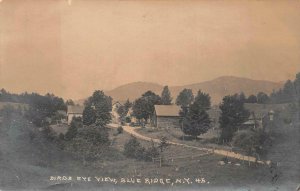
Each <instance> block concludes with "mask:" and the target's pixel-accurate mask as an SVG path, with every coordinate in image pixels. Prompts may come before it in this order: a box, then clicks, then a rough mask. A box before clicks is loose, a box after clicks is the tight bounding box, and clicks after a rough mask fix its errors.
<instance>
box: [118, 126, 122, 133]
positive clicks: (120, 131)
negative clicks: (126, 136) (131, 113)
mask: <svg viewBox="0 0 300 191" xmlns="http://www.w3.org/2000/svg"><path fill="white" fill-rule="evenodd" d="M117 131H118V134H121V133H123V127H122V126H119V127H118V128H117Z"/></svg>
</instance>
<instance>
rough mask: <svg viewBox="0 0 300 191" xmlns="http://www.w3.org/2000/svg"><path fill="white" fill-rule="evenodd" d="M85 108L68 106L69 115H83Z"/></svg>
mask: <svg viewBox="0 0 300 191" xmlns="http://www.w3.org/2000/svg"><path fill="white" fill-rule="evenodd" d="M83 109H84V107H83V106H79V105H68V114H71V113H73V114H74V113H75V114H82V113H83Z"/></svg>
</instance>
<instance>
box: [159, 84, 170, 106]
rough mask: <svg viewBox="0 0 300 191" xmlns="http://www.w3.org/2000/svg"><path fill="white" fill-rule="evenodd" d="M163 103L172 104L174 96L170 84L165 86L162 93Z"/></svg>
mask: <svg viewBox="0 0 300 191" xmlns="http://www.w3.org/2000/svg"><path fill="white" fill-rule="evenodd" d="M161 104H163V105H171V104H172V97H171V93H170V90H169V87H168V86H165V87H164V89H163V91H162V93H161Z"/></svg>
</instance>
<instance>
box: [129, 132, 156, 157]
mask: <svg viewBox="0 0 300 191" xmlns="http://www.w3.org/2000/svg"><path fill="white" fill-rule="evenodd" d="M124 155H125V156H127V157H129V158H135V159H137V160H145V161H151V160H152V158H156V157H158V156H159V151H158V149H157V148H156V147H155V145H154V143H153V142H152V145H151V147H149V148H147V149H145V148H144V147H142V146H141V145H140V143H139V142H138V140H137V139H136V138H135V137H132V138H131V139H130V140H129V141H128V142H127V143H126V144H125V146H124Z"/></svg>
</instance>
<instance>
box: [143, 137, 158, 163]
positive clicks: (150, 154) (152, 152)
mask: <svg viewBox="0 0 300 191" xmlns="http://www.w3.org/2000/svg"><path fill="white" fill-rule="evenodd" d="M158 156H159V151H158V149H157V147H155V145H154V142H153V141H151V147H149V148H148V149H146V151H145V156H144V159H145V160H146V161H151V160H152V158H157V157H158Z"/></svg>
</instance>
